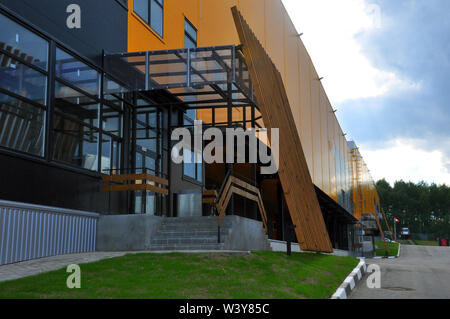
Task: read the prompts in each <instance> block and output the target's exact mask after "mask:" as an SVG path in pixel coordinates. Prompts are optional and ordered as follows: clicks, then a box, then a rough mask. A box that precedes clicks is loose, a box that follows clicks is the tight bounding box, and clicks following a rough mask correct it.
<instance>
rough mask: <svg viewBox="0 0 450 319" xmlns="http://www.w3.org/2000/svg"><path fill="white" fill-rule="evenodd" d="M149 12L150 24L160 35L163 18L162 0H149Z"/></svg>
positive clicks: (161, 34) (161, 33)
mask: <svg viewBox="0 0 450 319" xmlns="http://www.w3.org/2000/svg"><path fill="white" fill-rule="evenodd" d="M150 14H151V17H150V26H151V27H152V29H153V30H155V31H156V33H158V34H159V35H160V36H161V37H162V36H163V20H164V13H163V1H162V0H151V7H150Z"/></svg>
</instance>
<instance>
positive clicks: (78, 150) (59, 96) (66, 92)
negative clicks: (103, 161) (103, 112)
mask: <svg viewBox="0 0 450 319" xmlns="http://www.w3.org/2000/svg"><path fill="white" fill-rule="evenodd" d="M98 123H99V104H98V102H97V101H95V100H93V99H91V98H89V97H87V96H84V95H83V94H81V93H80V92H78V91H75V90H73V89H71V88H69V87H67V86H64V85H63V84H61V83H59V82H58V81H56V83H55V100H54V114H53V159H55V160H58V161H63V162H67V163H70V164H73V165H76V166H78V167H81V168H84V169H88V170H93V171H97V170H98Z"/></svg>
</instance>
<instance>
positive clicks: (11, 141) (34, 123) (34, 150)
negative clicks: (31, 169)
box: [0, 93, 45, 156]
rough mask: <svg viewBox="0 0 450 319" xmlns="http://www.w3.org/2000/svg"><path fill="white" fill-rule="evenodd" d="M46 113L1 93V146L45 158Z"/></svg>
mask: <svg viewBox="0 0 450 319" xmlns="http://www.w3.org/2000/svg"><path fill="white" fill-rule="evenodd" d="M44 123H45V111H44V110H43V109H42V108H39V107H36V106H34V105H31V104H28V103H25V102H23V101H20V100H18V99H15V98H13V97H10V96H8V95H4V94H1V93H0V145H1V146H4V147H8V148H11V149H14V150H17V151H21V152H25V153H29V154H33V155H38V156H43V153H44V126H45V125H44Z"/></svg>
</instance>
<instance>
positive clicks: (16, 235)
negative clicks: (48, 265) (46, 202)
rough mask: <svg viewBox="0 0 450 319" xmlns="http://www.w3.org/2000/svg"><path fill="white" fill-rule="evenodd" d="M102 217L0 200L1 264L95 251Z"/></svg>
mask: <svg viewBox="0 0 450 319" xmlns="http://www.w3.org/2000/svg"><path fill="white" fill-rule="evenodd" d="M98 218H99V214H95V213H87V212H82V211H74V210H67V209H62V208H53V207H45V206H37V205H30V204H23V203H16V202H8V201H0V265H4V264H11V263H15V262H19V261H25V260H30V259H35V258H41V257H48V256H54V255H62V254H71V253H82V252H91V251H95V239H96V235H97V221H98Z"/></svg>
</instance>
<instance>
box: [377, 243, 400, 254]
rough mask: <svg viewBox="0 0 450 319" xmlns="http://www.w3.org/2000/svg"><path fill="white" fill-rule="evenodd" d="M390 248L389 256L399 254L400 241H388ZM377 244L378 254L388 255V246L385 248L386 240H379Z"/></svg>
mask: <svg viewBox="0 0 450 319" xmlns="http://www.w3.org/2000/svg"><path fill="white" fill-rule="evenodd" d="M386 244H387V245H388V248H389V256H397V254H398V247H399V243H386ZM375 245H376V246H377V256H382V257H384V256H386V248H384V242H382V241H377V242H375Z"/></svg>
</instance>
